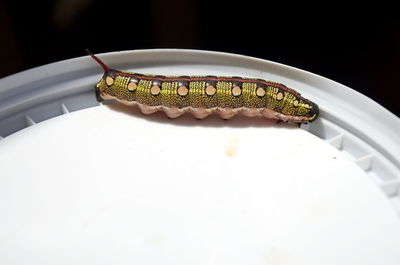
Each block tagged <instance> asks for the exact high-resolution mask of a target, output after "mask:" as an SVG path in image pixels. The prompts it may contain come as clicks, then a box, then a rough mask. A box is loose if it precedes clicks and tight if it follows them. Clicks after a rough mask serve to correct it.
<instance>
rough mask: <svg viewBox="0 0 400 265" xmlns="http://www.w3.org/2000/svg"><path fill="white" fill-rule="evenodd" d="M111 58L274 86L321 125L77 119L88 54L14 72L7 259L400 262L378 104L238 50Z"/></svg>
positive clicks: (2, 106)
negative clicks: (302, 100)
mask: <svg viewBox="0 0 400 265" xmlns="http://www.w3.org/2000/svg"><path fill="white" fill-rule="evenodd" d="M102 59H103V60H104V61H105V62H107V64H109V65H110V66H113V67H114V68H119V69H126V70H132V71H133V70H134V71H137V72H144V73H155V74H217V75H235V76H249V77H258V78H264V79H270V80H275V81H278V82H282V83H285V84H287V85H288V86H290V87H294V88H296V89H298V90H299V91H300V92H301V93H302V94H304V95H305V96H306V97H308V98H310V99H312V100H313V101H315V102H317V103H318V104H319V105H320V107H321V113H322V115H321V116H322V117H321V118H320V119H319V120H318V121H317V122H315V123H312V124H309V125H307V126H303V129H305V130H301V129H298V128H295V127H293V126H290V125H282V124H280V125H276V124H275V122H273V121H265V120H264V119H259V118H256V119H249V118H244V117H237V118H235V119H232V120H229V121H222V120H220V119H219V118H217V117H215V116H212V117H209V118H207V119H205V120H202V121H198V120H194V119H193V118H192V117H190V115H185V116H183V117H181V118H178V119H175V120H170V119H167V118H166V116H165V115H164V114H163V113H157V114H155V115H151V116H144V115H142V114H140V113H139V111H138V110H137V109H136V108H129V107H124V106H121V105H109V106H98V107H95V108H89V109H85V110H81V111H77V112H74V113H70V112H73V111H75V110H78V109H83V108H87V107H90V106H97V103H96V102H95V96H94V93H93V85H94V84H95V82H96V81H97V80H98V79H99V78H100V77H101V74H102V72H101V69H99V67H98V66H97V65H96V64H95V62H92V61H91V60H89V58H88V57H83V58H77V59H72V60H68V61H64V62H60V63H55V64H51V65H47V66H43V67H39V68H36V69H32V70H29V71H26V72H23V73H20V74H17V75H14V76H11V77H7V78H4V79H2V80H1V81H0V82H1V89H2V90H0V98H1V99H2V100H1V101H0V134H2V136H7V137H6V138H4V139H3V140H2V141H0V167H1V168H2V176H1V177H0V208H1V209H2V212H3V213H4V216H6V217H7V218H2V219H1V220H0V253H5V254H4V255H3V254H2V255H0V256H1V257H0V260H1V261H3V263H4V262H5V263H9V264H27V263H29V264H43V262H49V261H51V262H52V263H57V264H71V263H78V262H81V263H85V264H99V263H111V262H113V263H116V264H128V263H129V264H132V263H140V264H154V263H163V264H193V263H194V264H196V263H210V264H212V263H215V264H221V263H229V264H249V263H250V264H321V263H323V264H381V262H382V260H383V259H384V260H385V264H397V262H398V260H399V258H400V251H399V250H400V247H399V246H400V244H399V242H400V221H399V219H398V217H397V216H396V212H395V211H394V209H396V204H397V203H398V202H399V201H400V200H399V195H398V187H399V175H400V174H399V168H398V163H399V161H398V157H399V156H397V155H398V152H399V150H398V148H396V147H398V146H399V143H400V142H399V137H398V136H397V135H395V132H396V130H397V129H399V127H400V125H399V124H400V122H399V119H398V118H397V117H395V116H394V115H392V114H390V113H389V112H388V111H386V110H385V109H383V108H382V107H381V106H379V105H378V104H377V103H375V102H373V101H372V100H370V99H368V98H366V97H364V96H362V95H360V94H358V93H357V92H354V91H353V90H351V89H349V88H346V87H344V86H342V85H340V84H337V83H335V82H333V81H330V80H327V79H325V78H322V77H319V76H316V75H313V74H310V73H307V72H304V71H301V70H298V69H294V68H290V67H287V66H283V65H279V64H276V63H271V62H267V61H263V60H259V59H254V58H249V57H244V56H238V55H231V54H223V53H212V52H203V51H187V50H149V51H134V52H120V53H111V54H107V55H104V56H102ZM328 99H329V101H328ZM357 106H367V107H368V108H366V110H365V111H364V112H361V111H360V110H357ZM372 107H373V108H372ZM369 109H371V110H370V111H369ZM63 113H65V114H67V113H68V115H61V114H63ZM58 115H61V116H58ZM54 116H57V118H54V119H49V118H50V117H54ZM362 117H364V119H363V118H362ZM44 120H45V122H41V121H44ZM38 122H41V123H39V124H36V123H38ZM28 125H34V126H30V127H29V128H26V129H24V130H21V131H18V132H17V133H14V134H12V135H10V136H8V135H9V134H10V133H12V132H14V131H17V130H19V129H21V128H23V127H26V126H28ZM379 126H381V127H380V128H384V130H377V128H378V127H379ZM309 132H311V133H313V134H314V135H316V136H318V137H319V138H317V137H315V136H314V135H312V134H310V133H309ZM368 177H370V178H368ZM371 179H372V180H374V182H372V181H371ZM375 184H379V187H381V188H383V191H384V192H382V190H381V189H378V188H377V186H376V185H375ZM390 202H393V203H390ZM392 206H395V207H394V208H393V207H392Z"/></svg>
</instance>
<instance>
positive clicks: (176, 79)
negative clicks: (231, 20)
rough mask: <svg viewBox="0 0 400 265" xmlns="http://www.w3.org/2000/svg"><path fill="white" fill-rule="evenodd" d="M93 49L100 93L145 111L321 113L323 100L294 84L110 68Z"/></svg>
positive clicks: (305, 116) (299, 116) (299, 118)
mask: <svg viewBox="0 0 400 265" xmlns="http://www.w3.org/2000/svg"><path fill="white" fill-rule="evenodd" d="M86 51H87V53H88V54H89V55H90V56H91V57H92V58H93V59H94V60H95V61H96V62H97V63H98V64H99V65H100V66H101V67H102V68H103V70H104V75H103V77H102V78H101V80H100V81H99V82H98V83H97V84H96V85H95V92H96V98H97V100H98V101H102V100H103V99H115V100H117V101H119V102H121V103H123V104H126V105H138V106H139V108H140V110H141V111H142V113H144V114H152V113H154V112H156V111H160V110H162V111H164V112H165V113H166V115H167V116H168V117H170V118H176V117H179V116H180V115H182V114H183V113H185V112H191V113H192V115H193V116H194V117H195V118H197V119H203V118H205V117H207V116H208V115H210V114H211V113H213V112H217V113H218V114H219V115H220V116H221V118H223V119H230V118H232V117H234V116H235V115H236V114H238V113H239V112H240V113H242V114H243V115H245V116H248V117H255V116H264V117H266V118H268V119H277V120H278V121H291V122H294V123H298V124H301V123H307V122H312V121H314V120H315V119H316V118H317V117H318V115H319V108H318V105H317V104H315V103H314V102H312V101H310V100H308V99H305V98H304V97H302V96H301V94H300V93H299V92H297V91H295V90H294V89H291V88H288V87H287V86H285V85H283V84H281V83H276V82H272V81H265V80H263V79H255V78H245V77H226V76H209V75H207V76H162V75H150V74H139V73H131V72H126V71H119V70H115V69H110V68H109V67H108V66H107V65H106V64H105V63H104V62H103V61H101V60H100V59H99V58H98V57H97V56H95V55H94V54H93V53H91V52H90V51H89V50H86Z"/></svg>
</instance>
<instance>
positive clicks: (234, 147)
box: [224, 138, 239, 157]
mask: <svg viewBox="0 0 400 265" xmlns="http://www.w3.org/2000/svg"><path fill="white" fill-rule="evenodd" d="M238 142H239V138H231V139H229V140H228V143H227V144H226V145H225V148H224V151H225V155H226V156H227V157H234V156H236V155H237V151H238Z"/></svg>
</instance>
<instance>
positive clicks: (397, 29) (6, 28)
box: [0, 0, 400, 116]
mask: <svg viewBox="0 0 400 265" xmlns="http://www.w3.org/2000/svg"><path fill="white" fill-rule="evenodd" d="M295 3H297V4H293V3H292V2H288V1H278V2H277V1H274V2H269V1H253V0H250V1H241V2H227V1H211V0H205V1H201V0H187V1H178V0H170V1H162V0H151V1H135V0H133V1H102V0H42V1H29V2H28V1H27V2H21V1H13V0H3V1H0V19H1V21H0V22H1V24H0V30H1V31H0V34H1V35H0V36H1V40H2V41H1V42H0V43H1V44H0V45H1V49H0V54H1V57H0V58H1V62H2V63H1V68H0V76H1V77H4V76H7V75H10V74H13V73H16V72H19V71H22V70H25V69H29V68H32V67H36V66H40V65H43V64H47V63H50V62H55V61H59V60H63V59H68V58H73V57H77V56H82V55H85V50H84V49H85V48H90V49H91V50H92V51H93V52H94V53H102V52H109V51H116V50H132V49H148V48H194V49H205V50H216V51H224V52H232V53H238V54H244V55H250V56H255V57H259V58H263V59H267V60H272V61H276V62H279V63H283V64H287V65H290V66H295V67H298V68H301V69H304V70H307V71H310V72H313V73H316V74H319V75H322V76H324V77H327V78H330V79H333V80H335V81H337V82H339V83H342V84H344V85H347V86H349V87H351V88H353V89H355V90H357V91H359V92H361V93H363V94H365V95H367V96H369V97H370V98H372V99H374V100H375V101H377V102H379V103H380V104H381V105H383V106H384V107H385V108H387V109H389V110H390V111H392V112H393V113H395V114H396V115H397V116H400V103H398V102H400V100H399V95H400V93H399V91H400V85H399V80H398V79H399V78H398V77H399V75H400V17H399V15H398V14H397V13H398V12H397V11H398V7H397V6H388V5H386V4H381V5H377V2H376V1H375V2H371V3H370V4H368V3H363V4H362V5H356V6H351V4H352V3H351V2H347V3H343V4H340V3H338V2H319V4H309V5H306V4H304V3H299V1H298V2H295ZM359 107H360V108H362V107H363V106H359Z"/></svg>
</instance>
